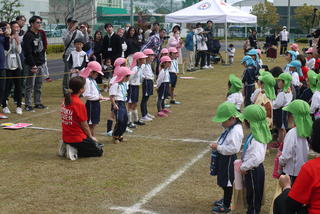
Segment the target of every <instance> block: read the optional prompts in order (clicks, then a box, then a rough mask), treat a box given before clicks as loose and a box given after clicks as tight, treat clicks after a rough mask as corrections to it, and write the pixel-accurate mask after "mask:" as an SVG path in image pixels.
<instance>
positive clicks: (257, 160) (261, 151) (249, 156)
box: [240, 139, 266, 172]
mask: <svg viewBox="0 0 320 214" xmlns="http://www.w3.org/2000/svg"><path fill="white" fill-rule="evenodd" d="M265 147H266V145H265V144H262V143H260V142H258V141H256V140H255V139H253V140H252V142H251V144H250V145H249V148H248V150H247V152H246V154H245V161H243V163H242V164H241V166H240V170H241V171H242V172H245V171H248V170H251V169H253V168H254V167H257V166H259V164H261V163H262V162H263V161H264V158H265V150H266V148H265Z"/></svg>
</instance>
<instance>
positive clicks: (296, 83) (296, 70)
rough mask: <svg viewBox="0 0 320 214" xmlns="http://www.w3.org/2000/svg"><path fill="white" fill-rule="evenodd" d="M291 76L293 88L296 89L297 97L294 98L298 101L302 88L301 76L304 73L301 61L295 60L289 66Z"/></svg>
mask: <svg viewBox="0 0 320 214" xmlns="http://www.w3.org/2000/svg"><path fill="white" fill-rule="evenodd" d="M288 67H289V71H290V74H291V76H292V86H293V87H294V89H295V96H294V98H295V99H296V98H297V97H299V96H300V88H301V86H302V83H301V82H300V79H299V76H302V71H301V62H300V61H299V60H293V61H291V62H290V63H289V64H288Z"/></svg>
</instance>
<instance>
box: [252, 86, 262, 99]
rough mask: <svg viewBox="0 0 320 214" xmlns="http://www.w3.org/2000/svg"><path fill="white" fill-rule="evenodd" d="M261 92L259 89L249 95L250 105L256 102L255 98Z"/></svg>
mask: <svg viewBox="0 0 320 214" xmlns="http://www.w3.org/2000/svg"><path fill="white" fill-rule="evenodd" d="M260 92H261V88H257V89H256V90H254V92H253V93H252V94H251V97H250V100H251V102H252V103H255V102H256V99H257V96H258V95H259V94H260Z"/></svg>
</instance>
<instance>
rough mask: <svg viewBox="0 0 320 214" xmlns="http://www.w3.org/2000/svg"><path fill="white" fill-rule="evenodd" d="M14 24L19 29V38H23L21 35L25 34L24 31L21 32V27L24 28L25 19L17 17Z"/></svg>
mask: <svg viewBox="0 0 320 214" xmlns="http://www.w3.org/2000/svg"><path fill="white" fill-rule="evenodd" d="M16 22H17V23H18V25H19V27H20V32H19V36H20V37H21V39H22V37H23V35H24V34H25V33H26V32H25V31H24V30H23V27H24V26H25V24H26V17H25V16H23V15H21V16H17V17H16Z"/></svg>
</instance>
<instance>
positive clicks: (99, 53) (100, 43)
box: [93, 30, 103, 64]
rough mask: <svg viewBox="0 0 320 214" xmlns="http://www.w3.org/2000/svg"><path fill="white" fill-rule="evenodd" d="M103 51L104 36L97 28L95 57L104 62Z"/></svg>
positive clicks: (94, 48)
mask: <svg viewBox="0 0 320 214" xmlns="http://www.w3.org/2000/svg"><path fill="white" fill-rule="evenodd" d="M102 52H103V36H102V32H101V31H100V30H97V31H96V32H95V33H94V36H93V56H94V59H95V60H96V61H97V62H99V63H100V64H102Z"/></svg>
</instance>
